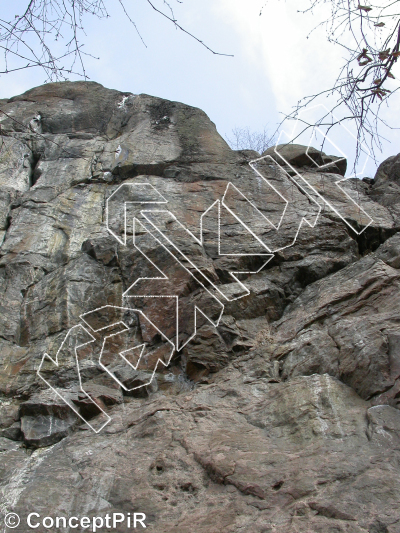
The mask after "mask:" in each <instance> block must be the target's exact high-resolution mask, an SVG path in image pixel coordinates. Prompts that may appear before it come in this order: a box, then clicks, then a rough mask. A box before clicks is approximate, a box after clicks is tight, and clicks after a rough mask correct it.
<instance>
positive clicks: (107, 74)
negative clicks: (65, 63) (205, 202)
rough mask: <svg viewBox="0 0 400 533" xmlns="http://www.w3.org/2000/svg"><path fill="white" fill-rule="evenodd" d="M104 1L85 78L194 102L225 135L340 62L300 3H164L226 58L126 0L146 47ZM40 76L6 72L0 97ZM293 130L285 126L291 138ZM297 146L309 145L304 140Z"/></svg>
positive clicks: (390, 146)
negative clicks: (105, 11)
mask: <svg viewBox="0 0 400 533" xmlns="http://www.w3.org/2000/svg"><path fill="white" fill-rule="evenodd" d="M3 4H4V3H3ZM26 4H27V2H26V0H15V1H14V2H13V3H12V4H11V3H8V2H7V4H6V5H3V7H2V10H1V18H10V19H11V18H13V17H14V16H15V15H17V14H20V12H21V13H22V10H23V8H24V7H25V6H26ZM105 4H106V6H107V9H108V12H109V14H110V18H108V19H102V20H97V19H96V18H95V17H92V16H87V17H86V18H85V19H84V26H85V30H86V36H85V37H84V42H85V48H84V49H85V50H86V51H87V52H90V53H92V54H93V55H95V56H98V57H99V59H94V58H91V57H87V58H86V64H85V66H86V72H87V74H88V76H89V78H90V79H91V80H93V81H97V82H99V83H101V84H102V85H104V86H105V87H108V88H112V89H118V90H121V91H127V92H132V93H134V94H140V93H146V94H151V95H154V96H158V97H162V98H166V99H169V100H175V101H180V102H184V103H186V104H189V105H192V106H195V107H199V108H201V109H202V110H203V111H205V112H206V113H207V115H208V116H209V117H210V119H211V120H212V121H213V122H214V123H215V124H216V127H217V130H218V131H219V133H220V134H221V135H222V136H223V137H224V138H226V136H228V137H231V136H232V135H231V133H232V129H234V128H249V129H250V130H251V131H261V130H263V129H264V127H267V129H268V130H269V131H270V132H271V133H272V132H273V131H274V130H275V129H276V127H277V125H278V123H279V122H280V121H281V119H282V118H283V116H284V113H288V112H290V111H291V109H292V106H294V105H295V104H296V103H297V102H298V101H299V100H300V99H301V98H302V97H304V96H306V95H309V94H314V93H316V92H319V91H320V90H322V89H325V88H327V87H329V86H330V85H331V84H332V82H333V81H334V78H335V74H337V71H338V69H339V67H340V65H341V62H342V51H341V50H340V49H339V48H338V47H336V46H334V45H332V44H330V43H328V42H327V39H326V34H325V30H324V29H323V28H319V29H318V30H316V31H315V32H313V33H312V34H311V35H310V36H309V38H307V36H308V34H309V33H310V31H311V30H312V29H313V28H315V26H317V24H318V23H319V22H320V21H321V20H322V18H323V16H324V14H325V15H326V12H325V13H324V12H321V11H317V12H315V13H314V14H310V13H308V14H303V13H299V12H298V11H297V9H298V8H299V5H300V2H299V1H297V0H286V1H285V0H269V1H268V2H267V3H266V2H265V0H246V2H243V0H182V2H178V1H177V0H171V2H170V4H171V6H172V7H173V9H174V13H175V16H176V18H177V20H178V22H179V23H180V24H181V25H182V26H183V27H184V28H185V29H186V30H188V31H189V32H191V33H193V34H194V35H196V36H197V37H198V38H199V39H201V40H202V41H204V42H205V43H206V44H207V45H208V46H209V47H210V48H212V49H213V50H215V51H217V52H221V53H226V54H232V55H233V57H226V56H222V55H214V54H212V53H211V52H209V51H208V50H206V49H205V48H204V47H203V46H201V45H200V44H199V43H198V42H196V41H195V40H194V39H192V38H190V37H189V36H187V35H185V34H184V33H183V32H181V31H179V30H176V29H175V28H174V26H173V24H172V23H171V22H169V21H167V20H166V19H165V18H163V17H162V16H160V15H159V14H157V13H155V12H154V10H153V9H152V8H151V6H150V5H149V3H148V2H147V1H146V0H126V1H125V6H126V8H127V10H128V12H129V14H130V16H131V18H132V19H133V20H134V22H135V24H136V26H137V28H138V29H139V31H140V33H141V36H142V38H143V40H144V42H145V45H144V44H143V43H142V41H141V39H140V37H139V36H138V35H137V33H136V31H135V28H134V27H133V26H132V24H131V23H130V22H129V20H128V19H127V17H126V16H125V14H124V12H123V10H122V9H121V6H120V4H119V2H118V0H105ZM154 5H156V6H157V7H160V8H163V9H164V10H166V7H165V5H163V0H154ZM264 5H265V7H264V8H263V12H262V15H261V16H260V15H259V13H260V9H261V8H262V7H263V6H264ZM166 12H168V11H167V10H166ZM399 74H400V73H399ZM71 79H77V78H76V77H75V78H74V77H71ZM44 81H45V75H44V73H43V72H41V71H40V70H39V69H36V70H35V69H30V70H21V71H19V72H17V73H10V74H7V75H3V76H1V77H0V97H3V98H4V97H11V96H13V95H16V94H20V93H22V92H24V91H26V90H28V89H30V88H31V87H34V86H37V85H41V84H42V83H43V82H44ZM394 98H395V100H394V101H393V103H392V104H391V107H390V110H388V111H387V112H386V115H387V117H389V118H393V116H395V115H396V113H397V112H398V111H399V109H400V101H399V98H397V95H395V96H394ZM315 112H318V110H317V111H315ZM312 114H313V112H311V115H312ZM291 127H292V126H290V127H289V125H286V126H285V127H284V129H285V131H286V132H287V133H288V134H290V133H291V132H290V129H291ZM386 136H387V138H388V141H391V143H390V142H386V143H385V144H384V150H383V153H382V154H379V153H378V154H377V158H378V162H381V161H383V160H384V159H386V158H387V157H389V156H390V155H394V154H397V153H398V152H399V151H400V150H398V146H399V144H400V142H399V141H400V135H399V133H398V132H397V131H390V130H389V131H388V132H387V134H386ZM332 141H333V142H334V145H331V146H330V147H329V149H328V147H327V150H326V151H328V152H329V151H330V152H331V153H333V154H334V153H338V152H339V153H338V155H340V153H344V154H345V155H346V156H347V157H348V159H349V160H350V161H351V160H352V158H353V157H354V153H355V142H354V139H353V137H352V136H351V132H350V133H349V132H346V131H343V130H342V131H341V132H337V133H336V134H334V135H333V136H332ZM298 142H299V143H301V144H307V142H308V139H305V138H300V139H299V141H298ZM331 148H332V149H331ZM358 170H359V172H361V174H360V175H364V176H373V175H374V173H375V170H376V165H375V164H374V163H373V161H372V160H370V161H369V162H367V164H366V167H365V169H364V170H363V169H362V168H361V167H360V168H359V169H358Z"/></svg>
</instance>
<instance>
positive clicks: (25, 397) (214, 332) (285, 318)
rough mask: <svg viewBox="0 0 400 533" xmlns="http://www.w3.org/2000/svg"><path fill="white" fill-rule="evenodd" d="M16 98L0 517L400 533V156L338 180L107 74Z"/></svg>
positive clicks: (202, 528) (200, 532)
mask: <svg viewBox="0 0 400 533" xmlns="http://www.w3.org/2000/svg"><path fill="white" fill-rule="evenodd" d="M0 109H1V110H2V111H1V113H0V128H1V130H0V133H1V143H2V144H1V151H0V204H1V210H0V232H1V233H0V237H1V242H2V244H1V247H0V288H1V303H0V306H1V313H0V465H1V472H2V475H1V481H0V483H1V485H0V511H1V513H2V516H1V517H0V520H3V516H4V515H6V514H7V513H9V512H15V513H18V515H19V516H20V518H21V523H20V525H19V526H17V527H16V528H14V531H16V532H24V533H26V531H28V530H29V529H28V528H27V526H26V517H27V515H28V514H29V513H30V512H37V513H39V514H40V515H41V516H50V517H56V516H66V517H70V516H77V517H80V516H88V517H93V516H99V515H104V514H106V513H110V512H121V513H123V512H132V513H133V512H138V513H139V512H140V513H145V514H146V525H147V530H148V531H152V532H155V533H172V532H174V533H186V532H188V533H189V532H192V531H195V532H196V533H206V532H207V533H217V532H218V533H220V532H224V533H225V532H226V533H239V532H245V531H246V532H248V533H267V532H268V533H294V532H296V533H308V532H313V533H317V532H321V533H333V532H335V533H336V532H346V533H366V532H369V533H399V532H400V472H399V468H400V410H399V405H400V290H399V289H400V171H399V168H400V154H399V155H397V156H394V157H391V158H389V159H388V160H386V161H385V162H383V163H382V164H381V166H380V167H379V169H378V171H377V174H376V176H375V178H374V179H373V180H371V179H365V180H357V179H350V180H347V181H344V182H343V181H342V182H341V183H340V184H339V186H338V185H337V183H338V182H339V181H340V180H342V179H343V175H344V173H345V170H346V162H345V160H343V159H341V158H339V157H338V156H328V155H325V154H321V153H320V152H318V151H317V150H310V151H309V152H308V153H306V150H305V147H301V146H300V147H299V146H296V145H294V146H282V147H278V148H277V149H276V150H274V149H269V150H267V152H265V153H264V154H263V157H260V154H257V153H256V152H252V151H247V150H246V151H232V150H231V149H230V148H229V146H228V145H227V144H226V143H225V141H224V140H223V139H222V138H221V137H220V135H219V134H218V133H217V131H216V128H215V126H214V124H213V123H212V122H211V121H210V120H209V119H208V117H207V116H206V115H205V113H203V112H202V111H200V110H199V109H196V108H193V107H190V106H187V105H184V104H181V103H177V102H170V101H167V100H163V99H160V98H155V97H152V96H148V95H144V94H141V95H133V94H131V93H121V92H119V91H115V90H109V89H105V88H104V87H102V86H101V85H99V84H97V83H93V82H91V83H89V82H87V83H86V82H85V83H84V82H74V83H70V82H63V83H52V84H47V85H44V86H42V87H37V88H34V89H32V90H30V91H28V92H26V93H24V94H23V95H20V96H16V97H14V98H11V99H9V100H0ZM176 348H178V350H177V349H176ZM45 354H47V355H45ZM139 529H140V526H139V527H138V530H139ZM0 530H1V531H4V532H5V531H8V529H7V528H6V527H5V526H4V525H3V522H1V527H0ZM48 530H51V531H56V530H57V531H59V530H60V531H72V530H73V529H71V528H68V527H67V528H64V529H63V528H61V529H56V528H55V527H50V528H49V529H48ZM81 530H82V531H84V529H83V528H81V529H79V528H78V529H76V531H81ZM104 530H105V529H104ZM107 530H110V529H107ZM112 530H113V531H121V532H122V531H126V527H125V526H124V525H117V527H116V528H115V529H112ZM37 531H39V530H37Z"/></svg>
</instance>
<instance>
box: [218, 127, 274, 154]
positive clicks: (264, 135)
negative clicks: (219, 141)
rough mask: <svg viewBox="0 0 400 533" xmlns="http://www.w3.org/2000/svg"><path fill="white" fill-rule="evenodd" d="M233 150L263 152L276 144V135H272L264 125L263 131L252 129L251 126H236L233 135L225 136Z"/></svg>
mask: <svg viewBox="0 0 400 533" xmlns="http://www.w3.org/2000/svg"><path fill="white" fill-rule="evenodd" d="M225 138H226V140H227V142H228V144H229V146H230V147H231V148H232V149H233V150H255V151H256V152H258V153H259V154H262V153H263V152H264V151H265V150H266V149H267V148H269V147H270V146H273V145H274V144H275V139H276V135H271V134H270V133H269V131H268V129H267V127H264V129H263V130H262V131H250V128H248V127H247V128H234V129H233V130H232V133H231V135H230V136H229V137H228V136H225Z"/></svg>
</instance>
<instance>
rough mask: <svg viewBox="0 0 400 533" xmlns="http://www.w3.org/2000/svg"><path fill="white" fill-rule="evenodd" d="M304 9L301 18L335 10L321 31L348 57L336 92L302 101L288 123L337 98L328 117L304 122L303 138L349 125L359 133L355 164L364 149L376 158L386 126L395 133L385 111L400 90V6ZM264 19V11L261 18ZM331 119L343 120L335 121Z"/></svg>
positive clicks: (318, 1)
mask: <svg viewBox="0 0 400 533" xmlns="http://www.w3.org/2000/svg"><path fill="white" fill-rule="evenodd" d="M363 2H364V0H363ZM302 5H303V6H304V9H302V10H300V12H303V13H306V12H310V11H311V12H313V11H315V9H316V8H319V7H321V6H322V5H327V6H329V7H330V16H329V17H328V18H327V19H326V20H322V21H321V22H320V23H319V24H318V26H317V27H319V26H321V25H323V26H325V28H326V31H327V38H328V41H329V42H331V43H334V44H336V45H338V46H339V47H341V49H342V50H343V51H344V53H345V54H344V60H343V65H342V68H341V70H340V72H339V73H338V76H337V78H336V81H335V83H334V84H333V86H332V87H327V88H325V89H323V90H322V91H319V92H316V93H315V94H313V95H309V96H306V97H305V98H303V99H302V100H300V101H299V102H298V103H297V105H296V106H294V108H293V112H292V113H290V114H289V115H286V116H285V119H284V120H287V119H297V118H298V116H299V113H300V111H303V110H304V109H305V108H309V107H310V105H312V104H314V103H315V102H316V101H318V99H319V97H321V95H324V96H333V97H334V103H333V105H332V107H331V108H330V109H329V112H327V113H323V114H322V116H321V117H320V118H319V119H318V121H317V123H314V124H312V123H307V122H304V124H303V125H304V129H303V130H302V132H304V131H305V130H307V129H309V128H312V127H314V126H315V125H320V126H324V127H325V130H326V132H327V133H328V132H329V130H330V129H332V128H334V127H335V126H337V125H339V124H341V123H344V122H346V121H350V122H352V123H353V124H355V125H356V130H357V154H356V161H357V160H358V158H359V156H360V153H361V151H362V144H365V145H367V146H368V148H369V149H370V150H371V152H372V154H373V155H374V156H375V150H376V149H378V150H381V147H382V143H381V141H382V138H383V133H382V132H383V128H382V126H388V127H392V126H390V124H387V123H386V122H385V121H384V120H383V118H382V105H383V104H385V105H387V104H388V101H389V99H390V98H391V96H392V95H393V93H395V92H396V91H397V90H398V87H399V85H398V82H396V81H395V77H394V74H393V73H392V70H393V66H394V65H395V63H396V62H397V59H398V58H399V57H400V51H399V46H400V4H399V2H398V1H396V0H395V1H393V2H392V1H390V0H383V1H382V0H381V1H379V0H378V1H377V2H373V1H369V0H365V3H361V1H360V2H359V1H358V0H303V4H302ZM264 7H265V6H264ZM262 13H263V10H261V12H260V15H262ZM315 29H316V28H315ZM389 87H390V88H389ZM332 113H334V115H336V116H338V117H339V120H336V119H334V118H333V115H332Z"/></svg>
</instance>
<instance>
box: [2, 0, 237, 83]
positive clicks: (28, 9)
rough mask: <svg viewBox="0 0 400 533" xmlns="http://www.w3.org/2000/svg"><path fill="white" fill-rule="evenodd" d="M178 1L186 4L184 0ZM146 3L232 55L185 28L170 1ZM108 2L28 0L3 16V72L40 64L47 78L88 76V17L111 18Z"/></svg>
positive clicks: (90, 0)
mask: <svg viewBox="0 0 400 533" xmlns="http://www.w3.org/2000/svg"><path fill="white" fill-rule="evenodd" d="M176 1H177V2H179V3H182V2H181V0H176ZM142 2H147V4H149V5H150V6H151V8H152V9H153V10H154V11H155V12H157V13H158V14H159V15H160V16H163V17H164V18H166V19H168V20H169V21H170V22H171V23H173V24H174V26H175V28H177V29H179V30H181V31H182V32H184V33H186V34H187V35H188V36H190V37H192V38H193V39H195V40H196V41H198V42H199V43H200V44H201V45H202V46H204V47H205V48H207V49H208V50H209V51H210V52H212V53H213V54H217V55H228V54H220V53H218V52H215V51H214V50H212V49H211V48H210V47H208V46H207V45H206V44H205V43H204V42H203V41H201V40H200V39H199V38H198V37H196V36H194V35H193V34H191V33H190V32H188V31H187V30H186V29H185V28H183V27H182V26H181V25H180V24H179V23H178V21H177V19H176V18H175V16H174V12H173V9H172V7H171V5H170V4H169V3H168V2H167V1H166V0H162V1H161V0H159V3H161V4H162V5H163V7H164V8H165V10H164V11H163V10H162V9H159V8H158V7H157V0H142ZM108 3H109V2H108V1H107V0H29V1H28V0H27V2H26V6H25V9H24V11H23V13H22V14H20V15H15V17H14V19H12V20H6V19H3V18H0V49H1V50H2V52H3V64H1V63H0V74H5V73H10V72H14V71H17V70H23V69H30V68H34V67H40V68H42V69H43V70H44V71H45V73H46V81H56V80H65V79H67V78H68V77H69V76H70V75H71V74H74V75H79V76H82V77H83V78H84V79H87V78H88V76H87V73H86V70H85V61H84V59H85V56H91V54H90V53H89V52H87V51H85V50H84V40H85V30H84V18H85V16H87V15H93V16H95V17H98V18H100V19H101V18H108V17H109V16H110V15H109V13H108V11H107V4H108ZM119 3H120V6H121V9H122V10H123V12H124V13H125V15H126V17H127V18H128V19H129V21H130V23H131V24H132V25H133V26H134V28H135V30H136V32H137V33H138V36H139V37H140V39H141V40H142V42H143V44H144V46H146V45H145V43H144V40H143V39H142V37H141V35H140V33H139V29H138V28H137V26H136V24H135V22H134V20H133V19H132V17H131V15H130V13H129V10H128V9H127V8H126V6H125V4H124V2H123V0H119ZM92 57H93V56H92Z"/></svg>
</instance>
